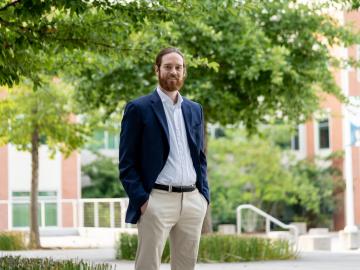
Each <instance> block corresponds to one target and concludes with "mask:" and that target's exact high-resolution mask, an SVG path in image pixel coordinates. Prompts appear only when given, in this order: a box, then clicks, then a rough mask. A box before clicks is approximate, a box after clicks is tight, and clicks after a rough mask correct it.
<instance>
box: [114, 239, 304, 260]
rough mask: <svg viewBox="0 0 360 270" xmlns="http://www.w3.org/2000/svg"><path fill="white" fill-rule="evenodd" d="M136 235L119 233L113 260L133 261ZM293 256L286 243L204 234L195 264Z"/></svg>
mask: <svg viewBox="0 0 360 270" xmlns="http://www.w3.org/2000/svg"><path fill="white" fill-rule="evenodd" d="M136 249H137V235H134V234H121V237H120V239H119V241H118V242H117V247H116V258H117V259H119V260H134V259H135V255H136ZM296 257H297V252H296V251H295V250H294V249H293V248H292V246H291V245H290V244H289V242H288V241H286V240H271V239H267V238H261V237H248V236H238V235H219V234H212V235H204V236H202V237H201V241H200V247H199V255H198V261H199V262H242V261H261V260H288V259H294V258H296ZM169 261H170V248H169V241H167V242H166V245H165V248H164V252H163V256H162V262H164V263H168V262H169Z"/></svg>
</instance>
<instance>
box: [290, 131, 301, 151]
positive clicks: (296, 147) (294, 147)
mask: <svg viewBox="0 0 360 270" xmlns="http://www.w3.org/2000/svg"><path fill="white" fill-rule="evenodd" d="M291 149H292V150H300V142H299V127H296V130H295V134H294V136H293V137H292V139H291Z"/></svg>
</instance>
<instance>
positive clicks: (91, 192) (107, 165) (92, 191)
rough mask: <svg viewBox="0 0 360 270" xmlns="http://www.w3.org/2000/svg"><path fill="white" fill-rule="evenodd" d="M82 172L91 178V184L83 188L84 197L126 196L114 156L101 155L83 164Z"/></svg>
mask: <svg viewBox="0 0 360 270" xmlns="http://www.w3.org/2000/svg"><path fill="white" fill-rule="evenodd" d="M82 173H83V174H84V175H87V176H88V177H89V178H90V179H91V185H90V186H88V187H84V188H83V189H82V197H83V198H121V197H126V193H125V191H124V188H123V187H122V185H121V184H120V183H119V172H118V169H117V166H116V162H115V160H114V159H113V158H110V157H105V156H99V157H98V158H97V159H96V160H95V161H93V162H91V163H90V164H87V165H85V166H83V167H82Z"/></svg>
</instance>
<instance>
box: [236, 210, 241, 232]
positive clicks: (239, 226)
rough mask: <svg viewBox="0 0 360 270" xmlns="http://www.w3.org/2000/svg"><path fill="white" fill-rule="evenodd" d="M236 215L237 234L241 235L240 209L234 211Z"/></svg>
mask: <svg viewBox="0 0 360 270" xmlns="http://www.w3.org/2000/svg"><path fill="white" fill-rule="evenodd" d="M236 215H237V234H241V209H237V210H236Z"/></svg>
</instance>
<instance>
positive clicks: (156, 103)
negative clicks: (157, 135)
mask: <svg viewBox="0 0 360 270" xmlns="http://www.w3.org/2000/svg"><path fill="white" fill-rule="evenodd" d="M151 102H152V104H151V106H152V108H153V110H154V113H155V115H156V117H157V118H158V120H159V122H160V124H161V127H162V128H163V130H164V133H165V135H166V139H167V142H168V145H170V140H169V127H168V125H167V121H166V115H165V111H164V106H163V104H162V101H161V99H160V97H159V94H158V93H157V92H156V90H155V92H154V93H153V94H152V96H151Z"/></svg>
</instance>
